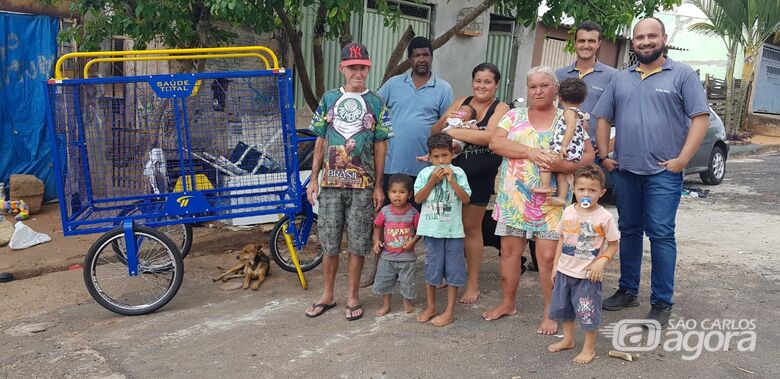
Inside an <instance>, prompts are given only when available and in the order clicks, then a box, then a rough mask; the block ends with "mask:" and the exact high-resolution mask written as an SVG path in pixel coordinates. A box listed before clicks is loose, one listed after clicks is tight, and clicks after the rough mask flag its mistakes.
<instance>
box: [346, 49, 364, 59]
mask: <svg viewBox="0 0 780 379" xmlns="http://www.w3.org/2000/svg"><path fill="white" fill-rule="evenodd" d="M349 57H350V58H363V54H362V53H361V51H360V46H352V47H350V48H349Z"/></svg>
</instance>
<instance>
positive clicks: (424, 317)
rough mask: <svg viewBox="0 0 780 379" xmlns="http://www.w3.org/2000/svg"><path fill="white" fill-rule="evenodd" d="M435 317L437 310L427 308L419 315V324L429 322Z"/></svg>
mask: <svg viewBox="0 0 780 379" xmlns="http://www.w3.org/2000/svg"><path fill="white" fill-rule="evenodd" d="M433 316H436V308H425V310H424V311H422V312H420V314H418V315H417V321H418V322H428V320H430V319H431V318H432V317H433Z"/></svg>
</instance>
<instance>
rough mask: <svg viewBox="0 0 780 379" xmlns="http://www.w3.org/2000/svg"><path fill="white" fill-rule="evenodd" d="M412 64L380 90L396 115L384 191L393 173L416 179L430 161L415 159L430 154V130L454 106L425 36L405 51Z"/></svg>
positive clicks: (418, 38)
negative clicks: (433, 69)
mask: <svg viewBox="0 0 780 379" xmlns="http://www.w3.org/2000/svg"><path fill="white" fill-rule="evenodd" d="M406 52H407V55H408V57H409V59H410V60H411V62H412V69H411V71H410V72H408V73H404V74H401V75H397V76H394V77H392V78H390V79H388V80H387V82H386V83H385V84H384V85H383V86H382V88H380V89H379V91H378V93H379V95H380V96H382V97H383V98H384V99H385V102H386V103H387V106H388V108H390V112H391V113H392V115H393V128H394V131H395V138H394V139H393V140H391V141H390V145H389V146H388V149H387V159H386V160H385V176H384V188H385V189H387V180H388V179H389V178H390V176H391V175H392V174H397V173H404V174H407V175H409V176H411V177H412V180H414V178H415V177H416V176H417V173H419V172H420V170H422V169H423V168H425V167H426V166H428V163H427V162H420V161H418V160H417V159H416V157H418V156H422V155H425V154H427V153H428V148H427V147H426V145H425V143H426V141H427V140H428V137H429V136H430V135H431V127H432V126H433V124H435V123H436V121H438V120H439V118H441V116H442V115H443V114H444V113H445V112H446V111H447V109H448V108H449V106H450V105H451V104H452V101H453V96H452V87H450V84H449V83H447V82H446V81H444V80H443V79H441V78H439V77H437V76H435V75H433V73H431V65H432V64H433V46H432V45H431V41H430V40H428V39H427V38H424V37H415V38H413V39H412V40H411V41H410V42H409V46H408V47H407V49H406Z"/></svg>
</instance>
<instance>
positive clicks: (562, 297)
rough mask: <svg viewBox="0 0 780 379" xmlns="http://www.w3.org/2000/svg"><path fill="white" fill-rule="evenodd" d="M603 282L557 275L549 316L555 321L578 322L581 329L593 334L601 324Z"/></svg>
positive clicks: (561, 274) (562, 274) (559, 273)
mask: <svg viewBox="0 0 780 379" xmlns="http://www.w3.org/2000/svg"><path fill="white" fill-rule="evenodd" d="M601 297H602V293H601V282H591V281H590V280H588V279H579V278H573V277H571V276H569V275H566V274H564V273H562V272H560V271H558V273H556V274H555V284H554V286H553V293H552V301H551V302H550V311H549V314H548V316H549V317H550V319H551V320H555V321H572V320H575V319H576V320H577V323H578V324H579V325H580V328H581V329H582V330H584V331H588V332H592V331H596V330H598V327H599V324H600V323H601V301H602V298H601Z"/></svg>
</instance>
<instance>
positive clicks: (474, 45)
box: [432, 0, 490, 97]
mask: <svg viewBox="0 0 780 379" xmlns="http://www.w3.org/2000/svg"><path fill="white" fill-rule="evenodd" d="M480 3H481V1H476V0H451V1H446V0H437V1H435V2H434V4H435V11H434V19H433V20H432V25H433V36H434V37H433V38H434V39H435V38H436V37H438V36H440V35H441V34H442V33H444V32H446V31H447V30H448V29H449V28H451V27H452V26H453V25H455V23H456V22H457V17H458V12H459V11H460V10H461V9H463V8H464V7H475V6H477V5H479V4H480ZM481 17H482V20H483V23H482V34H481V35H480V36H462V35H456V36H454V37H452V39H450V41H449V42H447V44H445V45H444V46H442V47H441V48H439V49H438V50H436V51H435V52H434V53H433V72H434V73H435V74H436V75H438V76H440V77H442V78H443V79H444V80H446V81H447V82H449V83H450V85H451V86H452V91H453V93H454V94H455V97H458V96H467V95H470V94H471V70H472V69H474V67H475V66H476V65H478V64H480V63H483V62H484V61H485V55H486V53H487V44H488V28H489V26H490V14H489V12H485V13H483V14H482V15H481Z"/></svg>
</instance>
